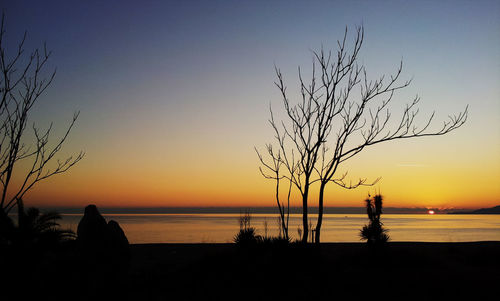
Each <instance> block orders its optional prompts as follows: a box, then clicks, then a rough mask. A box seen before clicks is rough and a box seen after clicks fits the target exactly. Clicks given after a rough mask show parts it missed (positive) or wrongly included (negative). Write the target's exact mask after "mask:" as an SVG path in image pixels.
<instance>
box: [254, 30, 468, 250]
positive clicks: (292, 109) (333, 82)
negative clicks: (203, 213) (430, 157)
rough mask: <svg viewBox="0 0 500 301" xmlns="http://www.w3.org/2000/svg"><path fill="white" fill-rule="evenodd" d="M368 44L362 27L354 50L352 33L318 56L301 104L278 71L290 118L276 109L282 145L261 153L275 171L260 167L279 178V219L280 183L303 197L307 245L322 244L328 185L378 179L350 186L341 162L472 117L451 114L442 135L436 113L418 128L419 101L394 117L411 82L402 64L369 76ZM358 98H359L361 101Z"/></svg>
mask: <svg viewBox="0 0 500 301" xmlns="http://www.w3.org/2000/svg"><path fill="white" fill-rule="evenodd" d="M363 39H364V29H363V27H358V28H357V30H356V35H355V38H354V42H353V45H352V47H349V45H348V43H347V42H346V40H347V28H346V30H345V33H344V36H343V39H341V40H339V41H337V45H338V48H337V50H336V53H332V51H325V50H324V49H320V50H319V51H314V52H313V64H312V76H311V79H310V81H308V82H306V80H304V78H303V76H302V71H301V69H300V68H299V84H298V85H299V88H300V96H299V101H297V102H296V103H293V101H292V100H291V98H290V96H289V94H288V92H287V87H286V85H285V80H284V76H283V74H282V73H281V71H280V69H278V68H276V69H275V71H276V77H277V80H276V82H275V84H276V86H277V87H278V89H279V91H280V94H281V98H282V101H283V108H284V111H285V112H284V113H285V114H284V115H285V116H286V118H285V120H283V121H281V120H278V121H277V120H275V119H274V115H273V111H272V109H271V110H270V119H269V123H270V125H271V127H272V130H273V132H274V137H275V139H276V142H277V145H276V146H273V145H272V144H266V149H267V154H268V157H269V158H270V161H269V162H267V161H266V160H265V159H264V158H263V157H262V156H261V154H260V153H259V152H257V154H258V157H259V160H260V162H261V164H262V166H264V167H265V169H266V170H267V172H269V173H265V172H263V171H262V167H261V168H260V170H261V172H262V174H263V175H264V177H266V178H268V179H272V180H275V181H276V184H277V185H276V199H277V205H278V208H279V209H280V214H281V215H283V214H282V205H281V203H280V200H279V193H278V192H279V182H280V180H282V179H287V180H288V181H290V184H293V186H294V187H295V188H296V189H297V190H298V192H299V193H300V195H301V197H302V229H303V230H302V235H301V237H302V241H303V242H305V243H306V242H308V241H314V242H316V243H319V242H320V235H321V226H322V221H323V206H324V198H325V188H326V186H327V184H329V183H335V184H336V185H338V186H340V187H342V188H346V189H354V188H356V187H359V186H362V185H368V186H369V185H373V184H374V183H376V182H377V180H375V181H372V182H367V180H366V179H363V178H360V179H359V180H358V181H355V182H351V181H347V180H346V177H347V173H343V174H341V175H340V176H339V175H338V173H339V170H340V167H341V166H342V163H344V162H345V161H347V160H349V159H350V158H352V157H354V156H356V155H357V154H359V153H360V152H362V151H363V150H364V149H365V148H366V147H368V146H371V145H375V144H379V143H383V142H387V141H392V140H399V139H406V138H416V137H425V136H440V135H444V134H447V133H449V132H451V131H453V130H455V129H457V128H459V127H461V126H462V125H463V124H464V123H465V121H466V120H467V112H468V111H467V107H466V108H465V110H464V111H463V112H460V113H459V114H457V115H450V118H449V120H448V121H445V122H444V123H443V125H442V126H440V127H438V128H437V129H436V130H430V129H429V127H430V124H431V122H432V120H433V118H434V113H432V114H431V115H430V116H429V117H428V118H427V119H426V120H424V121H423V123H422V125H421V126H419V125H418V124H417V118H416V117H417V115H418V112H419V109H418V103H419V101H420V98H419V97H418V96H416V97H415V98H413V99H411V100H410V101H409V103H408V104H407V105H405V106H404V107H403V110H402V114H401V116H396V114H391V112H390V106H389V104H390V103H392V100H393V99H394V98H395V97H394V96H395V94H396V93H397V92H398V91H399V90H401V89H404V88H406V87H408V86H409V85H410V82H411V81H409V80H408V81H404V82H402V83H399V78H400V75H401V73H402V70H403V63H402V62H401V63H400V64H399V66H398V68H397V70H396V72H395V73H394V74H393V75H391V76H383V75H382V76H380V77H379V78H378V79H375V80H370V79H368V78H367V75H366V74H367V72H366V69H365V66H364V65H363V63H362V62H361V61H360V58H359V52H360V50H361V46H362V44H363ZM318 69H319V71H317V70H318ZM318 73H319V74H318ZM355 91H356V92H357V91H360V92H361V93H360V94H358V93H355ZM356 95H360V96H359V97H358V98H356ZM391 126H392V128H390V127H391ZM315 182H319V196H318V219H317V223H316V226H315V227H314V228H312V227H310V226H309V218H308V205H309V198H310V192H311V185H312V184H314V183H315ZM289 195H290V192H289ZM374 227H375V226H374ZM312 230H314V231H315V238H314V239H310V240H309V233H310V232H311V231H312Z"/></svg>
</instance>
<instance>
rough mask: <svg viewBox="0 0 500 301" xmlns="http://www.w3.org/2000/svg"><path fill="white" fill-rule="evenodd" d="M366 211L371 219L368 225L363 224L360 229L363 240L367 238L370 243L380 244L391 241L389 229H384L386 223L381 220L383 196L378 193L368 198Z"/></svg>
mask: <svg viewBox="0 0 500 301" xmlns="http://www.w3.org/2000/svg"><path fill="white" fill-rule="evenodd" d="M365 202H366V213H367V214H368V219H369V220H370V222H369V224H368V225H365V226H363V229H361V231H360V236H361V240H366V241H367V243H368V244H369V245H380V244H383V243H386V242H388V241H389V239H390V237H389V235H388V234H387V232H388V230H387V229H384V224H383V223H382V222H381V221H380V215H381V214H382V196H381V195H380V194H377V195H375V196H374V197H373V199H371V198H370V197H368V198H367V199H366V200H365Z"/></svg>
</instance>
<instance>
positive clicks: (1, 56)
mask: <svg viewBox="0 0 500 301" xmlns="http://www.w3.org/2000/svg"><path fill="white" fill-rule="evenodd" d="M5 34H6V30H5V16H2V24H1V27H0V73H1V75H0V76H1V77H0V183H1V188H2V191H1V193H2V195H1V200H0V204H1V209H2V210H1V212H0V214H7V213H9V211H10V210H12V208H14V207H15V206H16V205H18V204H19V202H22V198H23V196H25V194H26V193H27V192H28V191H29V190H30V189H32V188H33V186H34V185H35V184H37V183H39V182H40V181H42V180H44V179H47V178H49V177H51V176H54V175H56V174H60V173H64V172H66V171H68V169H70V168H71V167H72V166H74V165H75V164H76V163H78V162H79V161H80V160H82V159H83V157H84V153H83V152H80V153H78V154H76V155H74V156H70V157H67V158H65V159H62V160H61V159H58V158H57V154H58V153H59V151H60V150H61V149H62V147H63V144H64V143H65V142H66V140H67V138H68V135H69V133H70V132H71V130H72V129H73V126H74V125H75V122H76V120H77V119H78V115H79V112H76V113H75V114H74V115H73V118H72V120H71V122H70V124H69V126H68V128H67V129H66V131H65V132H64V134H63V135H62V137H59V138H56V139H55V140H54V138H53V137H52V136H51V134H52V131H53V126H52V124H51V125H50V126H49V127H48V128H47V129H45V130H43V129H40V128H39V127H38V126H37V125H36V124H34V123H33V124H31V126H30V121H29V119H30V118H29V117H30V113H31V112H32V111H33V109H34V108H35V104H36V103H37V101H38V100H39V99H40V96H41V95H42V94H43V93H44V92H45V91H46V89H47V88H48V87H49V86H50V85H51V83H52V81H53V79H54V77H55V75H56V71H55V70H54V71H51V72H48V73H47V72H46V71H45V70H46V69H47V62H48V61H49V58H50V56H51V52H50V51H48V50H47V48H46V46H45V45H44V46H43V48H42V49H35V50H34V51H33V52H31V53H28V54H27V53H26V50H25V48H24V44H25V41H26V37H27V34H26V33H25V34H24V36H23V37H22V39H21V40H20V42H19V44H18V45H17V48H16V49H15V50H14V51H12V50H11V51H9V49H7V47H6V45H5V44H6V42H5V41H6V40H5ZM29 127H31V129H32V130H33V136H34V141H32V142H30V141H27V135H26V133H27V129H28V128H29ZM21 163H22V168H21ZM14 174H16V176H17V178H20V179H21V180H20V183H17V182H16V183H13V178H14Z"/></svg>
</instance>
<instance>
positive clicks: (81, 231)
mask: <svg viewBox="0 0 500 301" xmlns="http://www.w3.org/2000/svg"><path fill="white" fill-rule="evenodd" d="M76 233H77V235H78V237H77V240H78V241H79V244H80V246H81V247H82V248H84V249H96V248H103V247H107V245H108V241H109V234H108V224H107V223H106V220H105V219H104V217H103V216H102V215H101V214H100V213H99V210H97V207H96V205H88V206H87V207H85V212H84V214H83V217H82V219H81V220H80V222H79V223H78V228H77V232H76Z"/></svg>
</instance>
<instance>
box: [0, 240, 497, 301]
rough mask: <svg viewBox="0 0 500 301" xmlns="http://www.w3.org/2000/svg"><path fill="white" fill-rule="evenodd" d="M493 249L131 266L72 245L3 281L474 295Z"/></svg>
mask: <svg viewBox="0 0 500 301" xmlns="http://www.w3.org/2000/svg"><path fill="white" fill-rule="evenodd" d="M498 254H500V242H471V243H413V242H409V243H407V242H391V243H388V244H387V245H386V246H385V247H382V248H379V249H374V248H370V247H369V246H368V245H367V244H363V243H323V244H321V246H320V247H319V248H318V247H315V246H312V245H311V246H309V245H306V246H304V245H300V244H291V245H289V246H272V245H271V246H265V245H264V246H260V245H257V246H254V247H253V248H247V249H241V248H239V247H237V246H236V245H235V244H136V245H131V246H130V263H129V265H128V266H126V267H117V266H115V265H114V264H108V263H107V262H102V261H98V262H91V261H89V260H88V259H84V258H82V257H81V256H79V253H78V251H77V248H75V245H74V244H73V243H71V242H70V243H68V244H67V245H65V246H64V247H63V248H61V249H59V250H56V251H53V252H49V253H47V254H44V255H43V258H42V260H41V261H40V263H38V264H36V265H33V266H32V265H26V266H25V267H24V269H25V270H24V273H25V277H23V278H22V279H23V281H22V282H16V281H10V283H9V281H7V282H4V283H7V284H8V286H5V287H7V288H9V289H8V290H7V291H8V293H9V294H10V295H11V297H14V298H16V299H17V300H21V299H25V297H30V296H31V297H36V299H37V300H41V299H42V300H43V299H45V300H97V299H107V300H174V299H178V300H215V299H217V300H220V299H225V300H227V299H231V300H248V299H255V300H271V299H274V300H283V299H289V300H319V298H322V299H323V298H325V300H326V299H336V298H337V297H340V296H351V297H369V296H372V297H374V296H379V297H380V298H398V299H401V300H406V299H408V298H409V297H411V298H412V299H413V298H415V297H423V298H425V300H432V299H436V298H438V297H448V298H449V297H453V296H456V297H458V296H460V297H462V298H463V297H464V296H470V297H474V300H479V299H484V298H485V297H488V296H491V295H492V294H493V293H494V290H495V287H497V285H498V283H499V281H500V273H499V272H498V271H500V257H499V256H498ZM2 264H5V262H2ZM7 266H8V265H7ZM11 268H12V267H11ZM17 268H18V267H17ZM2 270H3V271H4V272H6V271H8V270H6V269H2ZM4 275H5V274H4ZM18 280H19V279H18ZM19 286H20V287H19ZM23 288H25V289H23ZM26 288H29V289H26ZM21 297H22V298H21ZM377 299H378V298H377ZM6 300H7V299H6ZM9 300H10V299H9Z"/></svg>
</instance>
